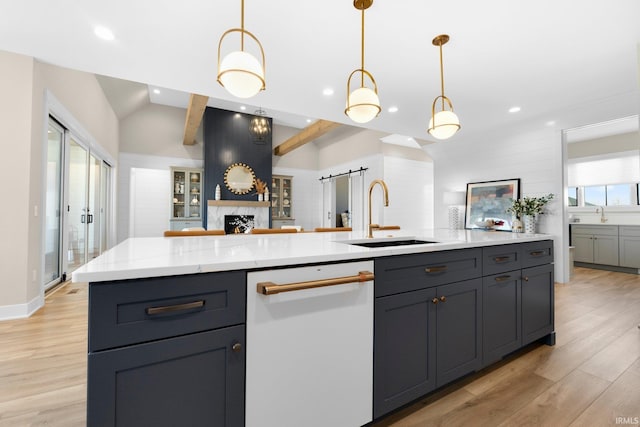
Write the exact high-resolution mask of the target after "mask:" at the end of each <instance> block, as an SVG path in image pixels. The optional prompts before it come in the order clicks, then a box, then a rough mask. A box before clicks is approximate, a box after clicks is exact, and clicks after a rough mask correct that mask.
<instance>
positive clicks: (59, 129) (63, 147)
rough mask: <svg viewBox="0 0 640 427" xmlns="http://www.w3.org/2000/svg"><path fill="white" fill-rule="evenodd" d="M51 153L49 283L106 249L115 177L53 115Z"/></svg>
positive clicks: (46, 271)
mask: <svg viewBox="0 0 640 427" xmlns="http://www.w3.org/2000/svg"><path fill="white" fill-rule="evenodd" d="M47 159H48V160H47V171H46V176H47V188H46V194H47V196H46V201H45V210H46V221H45V222H46V223H45V229H46V235H45V250H44V265H45V268H44V275H43V282H44V287H45V289H47V288H49V287H51V286H53V285H55V284H56V283H58V282H60V281H62V280H66V278H67V276H68V275H69V274H70V273H71V272H73V271H74V270H75V269H77V268H78V267H80V266H81V265H83V264H85V263H86V262H87V261H89V260H91V259H92V258H95V257H97V256H98V255H100V253H102V252H103V251H104V250H106V249H107V244H108V239H107V236H108V224H109V220H108V212H109V211H110V210H109V205H110V191H109V190H110V180H111V167H110V166H109V165H108V164H107V163H106V162H104V161H103V160H102V159H100V158H99V157H97V156H96V155H95V154H93V153H91V152H90V150H89V148H88V147H87V145H86V144H84V143H83V142H82V141H81V140H80V138H79V137H77V136H76V135H74V134H73V133H72V132H70V131H69V130H68V129H65V128H64V127H63V126H62V125H60V124H59V123H58V122H57V121H55V120H54V119H52V118H51V119H50V121H49V133H48V152H47ZM60 212H63V215H61V214H60Z"/></svg>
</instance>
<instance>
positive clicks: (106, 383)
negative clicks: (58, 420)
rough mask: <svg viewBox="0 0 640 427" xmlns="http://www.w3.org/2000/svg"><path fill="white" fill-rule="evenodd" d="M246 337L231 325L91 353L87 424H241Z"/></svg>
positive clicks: (239, 329)
mask: <svg viewBox="0 0 640 427" xmlns="http://www.w3.org/2000/svg"><path fill="white" fill-rule="evenodd" d="M244 337H245V327H244V326H233V327H230V328H224V329H218V330H213V331H207V332H201V333H197V334H193V335H186V336H181V337H177V338H170V339H165V340H160V341H153V342H149V343H145V344H139V345H134V346H129V347H123V348H119V349H115V350H107V351H101V352H97V353H90V354H89V359H88V378H89V381H88V384H87V425H88V426H92V427H93V426H116V425H117V426H118V427H125V426H136V427H139V426H154V427H160V426H186V425H188V426H242V425H243V424H244V369H245V353H244ZM236 345H239V346H240V347H238V346H236ZM234 346H236V347H235V349H236V350H235V351H234V350H233V348H234Z"/></svg>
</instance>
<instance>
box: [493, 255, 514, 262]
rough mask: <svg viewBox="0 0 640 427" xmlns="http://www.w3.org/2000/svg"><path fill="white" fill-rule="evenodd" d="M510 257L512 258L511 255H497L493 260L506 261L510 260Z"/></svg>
mask: <svg viewBox="0 0 640 427" xmlns="http://www.w3.org/2000/svg"><path fill="white" fill-rule="evenodd" d="M509 258H511V257H508V256H497V257H495V258H494V259H493V260H494V261H495V262H505V261H509Z"/></svg>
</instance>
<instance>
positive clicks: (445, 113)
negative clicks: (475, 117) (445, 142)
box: [427, 34, 460, 139]
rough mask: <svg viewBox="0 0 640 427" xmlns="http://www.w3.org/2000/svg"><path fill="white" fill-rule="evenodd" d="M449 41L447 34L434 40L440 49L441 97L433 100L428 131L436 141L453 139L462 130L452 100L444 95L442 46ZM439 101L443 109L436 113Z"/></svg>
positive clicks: (434, 43)
mask: <svg viewBox="0 0 640 427" xmlns="http://www.w3.org/2000/svg"><path fill="white" fill-rule="evenodd" d="M448 41H449V36H448V35H446V34H440V35H439V36H437V37H436V38H434V39H433V41H432V43H433V45H434V46H439V47H440V89H441V95H440V96H437V97H436V99H434V100H433V104H432V106H431V120H429V129H427V131H428V132H429V134H430V135H431V136H433V137H434V138H436V139H448V138H451V137H452V136H453V135H454V134H455V133H456V132H457V131H458V130H459V129H460V119H458V116H457V115H456V113H454V112H453V104H452V103H451V100H450V99H449V98H447V97H446V96H445V95H444V68H443V65H442V45H443V44H446V43H447V42H448ZM438 99H440V100H441V101H442V107H441V108H442V109H441V110H440V111H438V112H437V113H436V104H437V103H438ZM445 102H446V103H447V104H448V105H449V109H448V110H447V109H446V105H445Z"/></svg>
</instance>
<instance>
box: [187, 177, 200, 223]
mask: <svg viewBox="0 0 640 427" xmlns="http://www.w3.org/2000/svg"><path fill="white" fill-rule="evenodd" d="M201 185H202V173H201V172H197V171H190V172H189V212H188V214H189V218H200V215H201V214H200V204H201V191H200V190H201Z"/></svg>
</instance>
